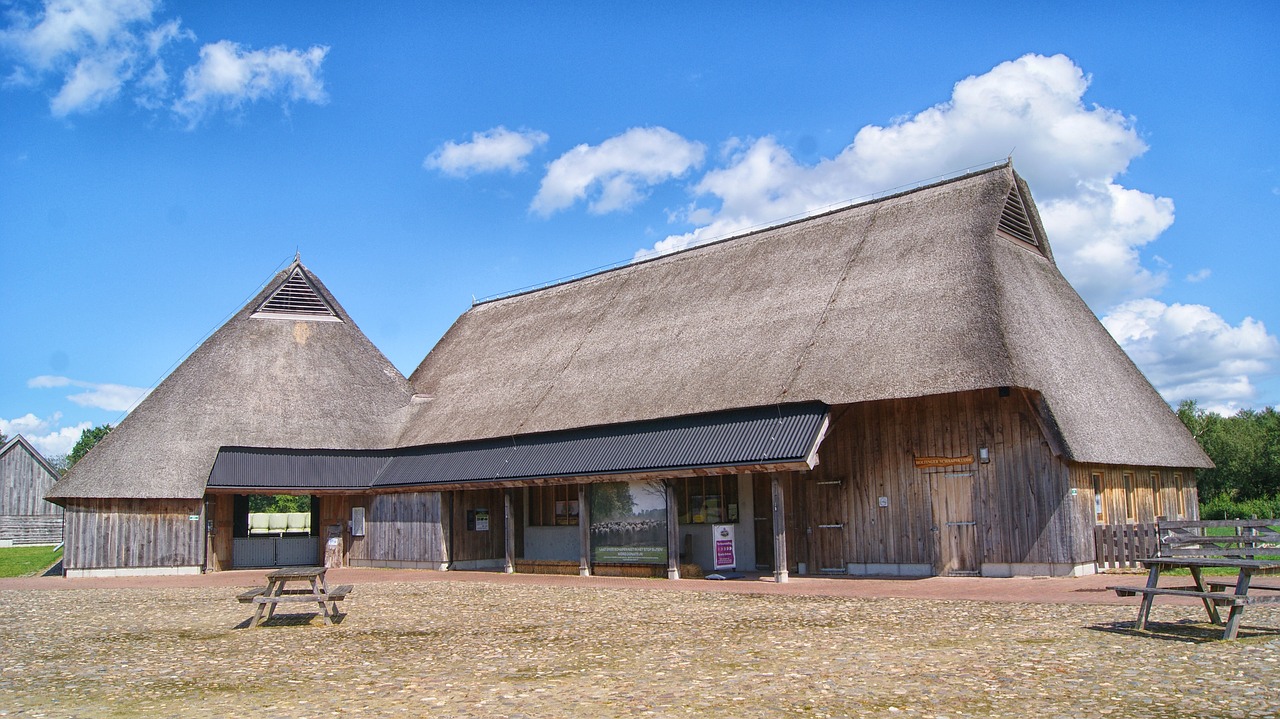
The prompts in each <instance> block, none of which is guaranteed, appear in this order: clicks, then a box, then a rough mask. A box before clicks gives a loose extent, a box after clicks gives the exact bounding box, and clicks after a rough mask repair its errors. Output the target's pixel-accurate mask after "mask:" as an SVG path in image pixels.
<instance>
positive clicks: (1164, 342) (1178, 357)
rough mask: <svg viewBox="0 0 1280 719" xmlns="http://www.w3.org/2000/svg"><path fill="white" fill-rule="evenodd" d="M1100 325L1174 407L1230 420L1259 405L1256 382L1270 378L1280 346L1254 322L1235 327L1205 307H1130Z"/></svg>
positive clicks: (1141, 303)
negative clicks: (1195, 405) (1193, 407)
mask: <svg viewBox="0 0 1280 719" xmlns="http://www.w3.org/2000/svg"><path fill="white" fill-rule="evenodd" d="M1102 323H1103V324H1104V325H1106V327H1107V330H1108V331H1110V332H1111V335H1112V336H1113V337H1115V338H1116V341H1117V342H1119V343H1120V345H1121V346H1122V347H1124V349H1125V351H1126V352H1128V353H1129V356H1130V357H1132V358H1133V360H1134V362H1135V363H1137V364H1138V366H1139V367H1141V368H1142V370H1143V372H1145V373H1146V375H1147V378H1148V379H1150V380H1151V382H1152V384H1154V385H1155V386H1156V388H1157V389H1158V390H1159V391H1160V394H1161V395H1162V396H1164V398H1165V399H1166V400H1167V401H1169V402H1170V403H1177V402H1180V401H1182V400H1184V399H1194V400H1197V401H1198V402H1199V403H1200V405H1201V406H1202V407H1204V408H1206V409H1209V410H1211V411H1216V412H1222V413H1224V414H1232V413H1234V412H1235V411H1236V410H1237V409H1240V408H1241V407H1247V406H1250V405H1251V404H1252V402H1253V401H1254V400H1255V399H1256V394H1257V389H1256V387H1255V386H1254V385H1253V382H1252V380H1251V377H1252V378H1256V377H1260V376H1266V375H1269V374H1271V372H1272V367H1273V363H1274V362H1275V360H1276V359H1277V358H1280V341H1278V340H1277V339H1276V337H1275V336H1273V335H1270V334H1267V329H1266V327H1265V326H1263V324H1262V323H1261V322H1259V321H1257V320H1254V319H1253V318H1251V317H1246V318H1244V320H1243V321H1241V323H1240V324H1239V325H1236V326H1232V325H1231V324H1229V323H1228V322H1227V321H1226V320H1224V319H1223V318H1222V317H1220V316H1218V314H1216V313H1215V312H1214V311H1213V310H1211V309H1209V308H1208V307H1205V306H1203V305H1184V304H1178V303H1174V304H1171V305H1167V304H1165V303H1163V302H1160V301H1158V300H1153V299H1139V300H1132V301H1130V302H1126V303H1124V304H1122V305H1120V306H1118V307H1116V308H1115V309H1113V310H1111V312H1109V313H1108V314H1107V315H1106V316H1105V317H1103V318H1102Z"/></svg>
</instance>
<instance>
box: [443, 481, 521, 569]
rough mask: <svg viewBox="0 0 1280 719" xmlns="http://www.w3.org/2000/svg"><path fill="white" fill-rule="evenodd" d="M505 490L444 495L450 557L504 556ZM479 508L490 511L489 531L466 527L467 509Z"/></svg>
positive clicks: (486, 558)
mask: <svg viewBox="0 0 1280 719" xmlns="http://www.w3.org/2000/svg"><path fill="white" fill-rule="evenodd" d="M502 493H503V490H502V489H472V490H465V491H458V492H448V493H447V494H446V495H445V500H444V501H445V504H446V512H445V516H446V519H447V522H446V526H445V535H446V536H447V537H448V538H449V539H448V541H449V558H450V560H452V561H455V562H469V561H482V560H490V559H502V557H503V555H504V553H505V551H506V546H505V543H506V534H505V532H504V531H503V511H502V509H503V503H502ZM477 509H487V510H489V529H488V531H483V532H482V531H476V530H470V529H467V512H468V511H472V510H477ZM517 516H519V515H517Z"/></svg>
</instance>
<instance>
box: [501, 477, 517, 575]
mask: <svg viewBox="0 0 1280 719" xmlns="http://www.w3.org/2000/svg"><path fill="white" fill-rule="evenodd" d="M514 491H515V490H514V489H511V488H510V487H508V488H507V489H504V490H502V510H503V512H502V514H503V532H504V534H505V536H504V537H503V539H505V540H506V541H505V542H504V543H505V544H506V552H505V555H506V556H505V560H504V561H503V563H502V571H503V572H506V573H507V574H511V573H512V572H514V571H516V517H515V512H514V511H513V510H512V508H511V493H512V492H514Z"/></svg>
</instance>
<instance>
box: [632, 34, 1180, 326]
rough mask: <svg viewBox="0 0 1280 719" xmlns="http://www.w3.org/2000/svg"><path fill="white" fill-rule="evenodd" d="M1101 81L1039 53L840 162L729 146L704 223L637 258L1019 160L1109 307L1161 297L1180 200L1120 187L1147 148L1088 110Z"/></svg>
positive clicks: (1086, 292) (869, 129)
mask: <svg viewBox="0 0 1280 719" xmlns="http://www.w3.org/2000/svg"><path fill="white" fill-rule="evenodd" d="M1089 81H1090V79H1089V77H1088V76H1086V75H1085V74H1084V72H1083V71H1082V70H1081V69H1080V68H1079V67H1077V66H1076V65H1075V63H1073V62H1072V61H1071V60H1070V59H1069V58H1067V57H1065V56H1063V55H1055V56H1053V57H1044V56H1041V55H1026V56H1023V57H1021V58H1018V59H1017V60H1013V61H1010V62H1004V63H1001V64H1000V65H997V66H996V67H995V68H993V69H992V70H991V71H989V72H987V73H985V74H983V75H978V76H973V77H968V78H965V79H964V80H961V81H960V82H958V83H956V85H955V87H954V89H953V92H952V96H951V99H950V100H948V101H947V102H944V103H941V104H938V105H935V106H933V107H930V108H928V109H926V110H923V111H921V112H919V113H916V114H915V115H909V116H904V117H902V118H898V119H895V120H894V121H893V122H892V123H890V124H889V125H887V126H879V125H867V126H865V127H863V128H862V129H861V130H859V131H858V132H857V134H856V136H855V137H854V140H853V142H852V143H851V144H850V145H848V146H847V147H845V148H844V149H843V150H842V151H841V152H840V153H839V154H837V155H836V156H834V157H830V158H825V159H823V160H821V161H819V162H818V163H816V164H812V165H805V164H801V163H799V162H797V161H796V159H795V158H794V157H793V156H792V154H791V153H790V151H788V150H787V149H786V148H785V147H783V146H782V145H781V144H780V143H779V142H778V141H777V140H776V139H775V138H773V137H769V136H766V137H761V138H757V139H752V140H742V139H738V138H734V139H732V140H730V141H729V142H727V143H725V148H724V153H723V154H724V156H725V164H724V166H722V167H720V168H717V169H715V170H712V171H710V172H708V173H707V174H706V175H705V176H704V177H703V178H702V179H701V181H700V182H698V183H697V184H696V185H695V187H694V194H695V196H696V197H697V198H698V200H697V201H695V202H694V203H693V204H692V205H690V207H688V208H686V209H685V210H684V211H683V215H682V219H684V220H685V221H687V222H690V223H691V224H694V225H696V226H695V228H694V229H693V230H691V231H689V232H687V233H684V234H680V235H673V236H670V237H667V238H665V239H664V240H662V241H661V242H659V243H657V244H656V245H655V246H654V247H653V248H650V249H647V250H641V251H640V252H639V253H637V257H644V256H649V255H652V254H656V253H659V252H667V251H671V250H676V249H681V248H683V247H689V246H691V245H694V244H698V243H700V242H704V241H706V240H709V239H712V238H716V237H723V236H724V235H727V234H731V233H734V232H737V231H741V230H743V229H746V228H749V227H755V226H759V225H763V224H768V223H772V222H777V221H779V220H782V219H785V218H788V217H794V216H797V215H802V214H805V213H809V212H813V211H815V210H819V209H822V208H826V207H829V206H831V205H832V204H836V203H840V202H846V201H849V200H853V199H856V198H859V197H865V196H868V195H871V194H873V193H878V192H884V191H887V190H892V189H895V188H898V187H902V186H904V185H908V184H910V183H916V182H920V181H922V180H926V179H929V178H932V177H937V176H939V175H943V174H945V173H949V172H955V171H956V170H958V169H961V168H965V167H972V166H975V165H980V164H985V163H988V162H991V161H992V160H997V159H999V158H1002V157H1005V156H1006V155H1008V154H1009V153H1010V152H1013V154H1014V160H1015V166H1016V167H1017V169H1018V171H1019V172H1020V173H1021V174H1022V175H1023V176H1024V177H1026V178H1027V181H1028V182H1029V183H1030V184H1031V187H1032V190H1033V191H1034V192H1035V194H1036V199H1037V202H1038V204H1039V207H1040V209H1041V214H1042V217H1043V219H1044V221H1045V224H1046V227H1047V229H1048V232H1049V239H1050V241H1051V243H1052V245H1053V247H1054V252H1055V256H1056V257H1057V260H1058V264H1059V266H1060V267H1061V268H1062V270H1063V272H1064V274H1066V275H1067V277H1068V278H1069V279H1070V280H1071V281H1072V283H1073V284H1074V285H1075V286H1076V288H1077V289H1078V290H1080V292H1081V294H1082V295H1083V296H1084V297H1085V299H1086V301H1088V302H1090V304H1091V305H1093V306H1094V307H1095V309H1097V308H1106V307H1109V306H1111V305H1112V304H1114V303H1115V302H1118V301H1121V300H1123V299H1129V298H1134V297H1140V296H1142V295H1144V294H1149V293H1151V292H1154V291H1156V290H1158V289H1159V288H1160V287H1161V286H1163V284H1164V283H1165V281H1166V277H1165V275H1164V274H1163V273H1161V272H1152V271H1151V270H1149V269H1147V268H1145V267H1143V266H1142V264H1141V259H1140V255H1139V252H1140V250H1141V248H1142V247H1143V246H1144V245H1146V244H1147V243H1149V242H1151V241H1152V240H1153V239H1155V238H1156V237H1157V236H1158V235H1159V234H1160V233H1161V232H1162V231H1163V230H1164V229H1165V228H1167V227H1168V226H1169V224H1170V223H1171V222H1173V203H1172V201H1171V200H1169V199H1167V198H1160V197H1155V196H1153V195H1149V194H1147V193H1144V192H1139V191H1137V190H1132V189H1128V188H1125V187H1122V186H1121V185H1119V184H1118V183H1116V181H1115V178H1116V176H1117V175H1119V174H1120V173H1123V172H1124V171H1125V169H1126V168H1127V167H1128V165H1129V162H1130V161H1132V160H1133V159H1134V158H1135V157H1137V156H1139V155H1141V154H1142V153H1143V152H1145V151H1146V149H1147V146H1146V144H1145V143H1144V142H1143V141H1142V138H1140V137H1139V136H1138V134H1137V132H1136V131H1135V130H1134V128H1133V122H1132V120H1131V119H1130V118H1127V117H1125V116H1124V115H1123V114H1121V113H1119V112H1117V111H1115V110H1111V109H1108V108H1104V107H1098V106H1096V105H1093V106H1089V105H1086V104H1085V103H1084V100H1083V97H1084V93H1085V90H1086V89H1087V88H1088V86H1089Z"/></svg>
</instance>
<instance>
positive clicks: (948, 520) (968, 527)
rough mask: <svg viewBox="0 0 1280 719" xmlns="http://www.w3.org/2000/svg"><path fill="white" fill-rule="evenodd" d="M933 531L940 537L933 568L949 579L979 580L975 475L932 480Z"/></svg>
mask: <svg viewBox="0 0 1280 719" xmlns="http://www.w3.org/2000/svg"><path fill="white" fill-rule="evenodd" d="M930 491H931V493H932V495H933V530H934V532H933V533H934V536H935V537H937V542H938V544H937V547H936V550H935V552H934V558H935V560H934V561H935V563H934V568H935V569H936V570H937V572H938V574H940V575H942V576H946V577H965V576H977V575H978V574H979V573H980V570H981V565H980V563H979V559H978V522H977V518H976V517H975V516H974V511H973V510H974V507H973V475H972V473H969V472H945V473H937V474H934V475H933V476H932V482H931V483H930Z"/></svg>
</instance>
